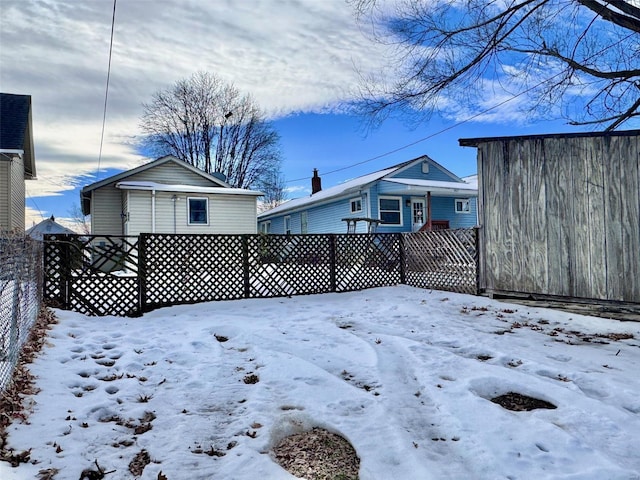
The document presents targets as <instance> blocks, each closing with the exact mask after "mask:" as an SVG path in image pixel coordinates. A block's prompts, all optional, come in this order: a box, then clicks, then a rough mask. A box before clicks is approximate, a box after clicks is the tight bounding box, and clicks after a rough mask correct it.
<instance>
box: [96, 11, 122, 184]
mask: <svg viewBox="0 0 640 480" xmlns="http://www.w3.org/2000/svg"><path fill="white" fill-rule="evenodd" d="M116 2H117V0H113V15H112V16H111V39H110V40H109V65H108V67H107V85H106V88H105V91H104V107H103V109H102V133H101V134H100V152H99V153H98V169H97V172H96V178H97V177H99V175H100V162H101V161H102V145H103V143H104V129H105V125H106V123H107V100H108V98H109V79H110V77H111V55H112V52H113V31H114V27H115V24H116Z"/></svg>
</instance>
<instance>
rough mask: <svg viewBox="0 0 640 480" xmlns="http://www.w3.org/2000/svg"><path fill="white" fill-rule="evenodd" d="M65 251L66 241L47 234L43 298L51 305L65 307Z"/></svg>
mask: <svg viewBox="0 0 640 480" xmlns="http://www.w3.org/2000/svg"><path fill="white" fill-rule="evenodd" d="M65 252H66V250H65V249H64V243H60V242H59V241H57V238H56V236H55V235H47V236H45V241H44V265H45V272H44V288H43V298H44V299H45V300H47V303H49V304H50V305H52V306H56V307H63V308H64V304H65V299H64V285H63V282H64V276H63V275H64V272H63V264H64V260H65V257H64V255H65Z"/></svg>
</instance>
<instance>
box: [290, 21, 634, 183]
mask: <svg viewBox="0 0 640 480" xmlns="http://www.w3.org/2000/svg"><path fill="white" fill-rule="evenodd" d="M633 35H635V32H632V33H631V34H629V35H627V36H626V37H624V38H622V39H621V40H619V41H618V42H616V43H615V44H614V45H617V44H620V43H622V42H623V41H624V40H627V39H628V38H630V37H632V36H633ZM614 45H609V46H606V47H604V48H603V49H601V50H600V51H598V52H596V53H594V54H593V55H591V56H590V57H588V58H587V60H589V59H592V58H594V57H597V56H599V55H601V54H602V53H603V52H605V51H606V50H608V49H609V48H612V47H613V46H614ZM565 73H566V71H565V70H561V71H560V72H558V73H556V74H555V75H552V76H551V77H549V78H546V79H544V80H542V81H540V82H538V83H536V84H535V85H533V86H531V87H529V88H527V89H525V90H523V91H521V92H519V93H517V94H515V95H513V96H511V97H509V98H507V99H505V100H503V101H502V102H500V103H498V104H496V105H494V106H492V107H489V108H487V109H485V110H482V111H480V112H478V113H476V114H474V115H471V116H470V117H467V118H465V119H464V120H461V121H459V122H456V123H454V124H453V125H450V126H448V127H446V128H443V129H442V130H439V131H437V132H435V133H432V134H431V135H427V136H426V137H423V138H421V139H419V140H416V141H415V142H411V143H408V144H406V145H403V146H402V147H398V148H396V149H394V150H390V151H388V152H385V153H382V154H380V155H376V156H375V157H371V158H368V159H366V160H362V161H360V162H356V163H353V164H351V165H347V166H346V167H341V168H336V169H335V170H331V171H329V172H322V175H329V174H332V173H336V172H341V171H343V170H348V169H350V168H353V167H357V166H358V165H363V164H365V163H369V162H373V161H374V160H378V159H380V158H383V157H386V156H389V155H391V154H393V153H397V152H399V151H401V150H404V149H406V148H409V147H412V146H414V145H417V144H418V143H421V142H424V141H425V140H429V139H431V138H433V137H436V136H438V135H441V134H443V133H444V132H447V131H449V130H452V129H454V128H456V127H459V126H460V125H462V124H464V123H467V122H470V121H471V120H473V119H474V118H478V117H479V116H481V115H484V114H485V113H488V112H490V111H492V110H495V109H496V108H498V107H501V106H502V105H504V104H505V103H508V102H510V101H512V100H515V99H516V98H518V97H520V96H522V95H524V94H526V93H529V92H530V91H532V90H535V89H536V88H538V87H540V86H541V85H544V84H545V83H547V82H549V81H551V80H553V79H554V78H556V77H559V76H561V75H564V74H565ZM310 178H311V177H301V178H295V179H293V180H287V181H286V182H285V183H292V182H300V181H302V180H309V179H310Z"/></svg>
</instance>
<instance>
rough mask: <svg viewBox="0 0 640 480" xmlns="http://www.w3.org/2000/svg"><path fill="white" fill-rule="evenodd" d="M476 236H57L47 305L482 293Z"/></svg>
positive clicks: (127, 306) (115, 309) (49, 259)
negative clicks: (369, 291) (401, 288)
mask: <svg viewBox="0 0 640 480" xmlns="http://www.w3.org/2000/svg"><path fill="white" fill-rule="evenodd" d="M454 232H455V233H454ZM475 238H476V237H475V234H474V231H473V230H451V231H449V233H448V232H447V231H439V232H425V233H419V234H357V235H175V234H173V235H171V234H142V235H140V237H139V239H138V238H137V237H121V236H120V237H96V236H90V235H86V236H77V235H51V236H47V237H46V249H45V258H46V283H45V298H47V299H48V300H49V302H50V303H52V304H53V305H55V306H59V307H61V308H67V309H72V310H75V311H78V312H81V313H86V314H89V315H109V314H111V315H129V316H131V315H139V314H141V313H143V312H145V311H149V310H153V309H154V308H158V307H162V306H168V305H176V304H188V303H198V302H206V301H214V300H233V299H240V298H261V297H281V296H293V295H306V294H314V293H328V292H345V291H352V290H362V289H366V288H373V287H380V286H388V285H396V284H399V283H407V284H409V285H414V286H418V287H422V288H436V289H443V290H453V291H459V292H465V293H476V289H475V285H476V280H475V271H476V269H475V260H474V259H475V251H476V250H475ZM469 262H473V264H470V263H469ZM458 277H460V278H458Z"/></svg>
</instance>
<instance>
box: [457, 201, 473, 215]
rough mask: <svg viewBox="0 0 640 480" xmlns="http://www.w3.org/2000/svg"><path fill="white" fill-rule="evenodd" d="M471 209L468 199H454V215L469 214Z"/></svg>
mask: <svg viewBox="0 0 640 480" xmlns="http://www.w3.org/2000/svg"><path fill="white" fill-rule="evenodd" d="M470 212H471V207H470V205H469V199H468V198H456V213H470Z"/></svg>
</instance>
